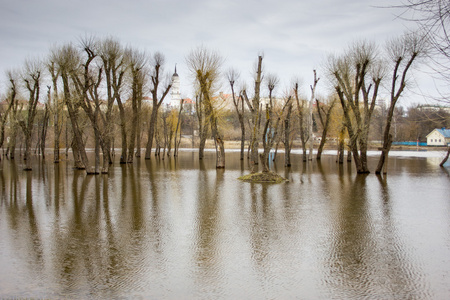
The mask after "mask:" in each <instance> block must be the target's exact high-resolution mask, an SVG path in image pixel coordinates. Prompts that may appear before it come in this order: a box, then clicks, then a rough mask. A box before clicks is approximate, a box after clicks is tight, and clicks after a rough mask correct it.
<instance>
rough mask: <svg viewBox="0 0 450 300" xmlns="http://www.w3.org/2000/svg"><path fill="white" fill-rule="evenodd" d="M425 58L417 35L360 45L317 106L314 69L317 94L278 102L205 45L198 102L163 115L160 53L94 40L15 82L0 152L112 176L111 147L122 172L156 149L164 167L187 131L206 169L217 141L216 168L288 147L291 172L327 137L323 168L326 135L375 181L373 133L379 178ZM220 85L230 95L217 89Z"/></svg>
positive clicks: (266, 84) (291, 92)
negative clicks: (230, 147)
mask: <svg viewBox="0 0 450 300" xmlns="http://www.w3.org/2000/svg"><path fill="white" fill-rule="evenodd" d="M424 52H425V44H424V43H423V42H422V39H421V38H420V37H419V36H417V35H415V34H405V35H404V36H402V37H399V38H396V39H393V40H391V41H389V42H388V43H387V44H386V47H385V48H382V47H379V46H378V45H375V44H373V43H370V42H366V41H362V42H356V43H354V44H352V45H351V46H349V47H348V49H347V50H346V51H345V52H344V53H343V54H341V55H331V56H330V57H329V58H328V60H327V62H326V63H325V66H326V67H325V73H326V74H324V76H325V77H326V80H327V82H328V83H332V86H333V88H334V89H333V90H334V91H333V93H331V94H330V96H328V97H326V98H323V97H321V98H322V99H321V98H319V97H317V96H316V93H315V90H316V86H317V85H318V84H320V83H321V80H320V78H319V76H318V75H317V74H316V71H314V72H313V75H314V79H313V81H312V82H311V91H308V92H307V93H302V92H301V91H300V90H299V82H293V83H292V86H291V87H290V88H288V89H287V91H285V92H283V95H277V96H276V97H275V89H276V88H277V87H278V85H279V79H278V77H277V76H275V75H273V74H271V73H265V72H263V70H264V68H263V60H264V58H263V56H258V57H257V61H256V68H255V70H254V81H253V82H251V83H248V84H245V83H243V82H240V79H239V73H240V72H239V71H237V70H236V69H229V70H227V71H223V70H222V66H223V63H224V61H223V59H222V57H221V56H220V54H219V53H218V52H215V51H211V50H209V49H206V48H204V47H199V48H197V49H194V50H192V51H191V52H190V53H189V54H188V55H187V56H186V64H187V66H188V68H189V70H190V72H191V74H192V78H194V82H193V85H194V90H195V95H194V98H195V99H194V101H192V103H184V100H183V99H181V101H180V105H179V106H177V107H176V108H173V109H167V108H165V107H164V106H163V101H164V99H166V98H167V96H168V94H169V92H170V90H171V87H172V81H171V80H170V77H169V74H168V73H166V72H165V71H164V64H165V58H164V55H163V54H162V53H159V52H155V53H154V54H153V55H148V54H146V53H144V52H142V51H139V50H136V49H134V48H132V47H129V46H127V47H125V46H123V45H122V44H121V43H120V42H119V41H118V40H116V39H115V38H111V37H108V38H102V39H97V38H93V37H88V38H84V39H81V41H80V42H79V44H77V45H74V44H71V43H69V44H65V45H63V46H59V47H55V48H53V49H51V50H50V53H49V55H48V57H47V58H46V59H45V60H27V61H26V62H25V64H24V66H23V68H22V69H20V70H18V71H9V72H8V74H7V75H8V79H9V86H7V87H4V88H5V89H6V91H7V93H6V96H5V97H4V100H3V102H2V105H1V115H0V122H1V124H0V125H1V128H0V147H3V146H5V147H6V155H7V156H8V158H10V159H14V156H15V152H16V147H18V148H20V151H21V153H22V148H23V147H24V149H25V150H24V153H23V158H24V160H25V162H26V163H25V168H24V169H25V170H31V167H32V164H31V157H32V149H35V152H36V151H37V152H38V154H40V155H42V156H43V157H45V151H44V150H45V147H50V148H53V149H54V162H55V163H58V162H59V161H60V157H61V152H62V151H63V150H64V148H65V149H66V153H67V150H68V149H69V148H71V150H72V151H71V152H72V155H73V159H74V164H75V167H76V168H78V169H85V170H86V172H87V173H88V174H100V173H108V169H109V166H110V165H111V164H112V163H113V161H114V157H115V155H116V153H115V149H116V148H117V149H120V153H119V156H120V163H133V160H134V158H135V157H138V158H139V157H141V156H142V155H144V157H145V159H150V156H151V154H152V149H154V154H155V155H158V156H160V157H162V158H164V156H170V155H174V156H177V153H178V149H179V147H180V143H181V140H182V133H184V135H183V136H186V135H190V136H192V145H193V146H194V145H195V146H198V147H199V158H200V159H202V157H203V149H204V148H205V145H206V141H207V140H208V139H209V138H212V140H213V141H214V144H215V147H216V158H217V159H216V166H217V168H224V167H225V143H224V142H225V139H226V138H237V139H240V142H241V143H240V148H241V159H244V158H245V152H247V153H248V156H249V159H250V162H251V166H252V170H251V171H252V172H256V170H257V166H258V164H259V162H260V163H261V165H262V170H263V172H267V171H269V167H268V159H269V152H270V150H271V149H274V148H275V149H278V148H279V147H280V146H281V145H282V146H283V147H284V150H285V165H286V166H289V165H290V151H291V149H292V147H293V143H294V140H298V139H299V140H300V144H301V147H302V149H303V160H304V161H306V160H308V159H309V160H311V159H312V147H313V134H314V133H316V134H317V136H321V139H320V143H319V145H318V153H317V157H316V158H317V159H320V157H321V153H322V150H323V148H324V145H325V142H326V140H327V135H328V133H329V132H331V133H332V136H333V137H336V138H337V139H338V143H337V144H338V145H339V146H338V148H339V152H340V153H342V155H341V157H343V153H344V149H345V148H348V151H350V152H351V154H352V157H353V161H354V163H355V164H356V168H357V171H358V173H368V172H369V169H368V167H367V155H366V154H367V149H368V146H369V138H371V136H370V134H369V132H370V131H372V139H373V137H374V136H373V132H377V133H376V139H378V140H381V145H382V154H381V156H380V160H379V164H378V166H377V169H376V172H377V173H380V172H382V170H383V166H384V165H385V162H386V159H387V156H388V153H389V149H390V147H391V143H392V141H393V137H392V134H391V131H392V122H393V119H394V118H395V117H396V115H398V109H397V108H396V104H397V102H398V100H399V98H400V96H401V94H402V92H403V91H404V89H405V87H406V82H407V73H408V71H409V70H410V69H411V66H412V65H413V64H414V63H416V62H417V61H419V60H420V57H421V56H422V55H423V53H424ZM223 79H225V80H226V82H227V86H228V90H229V91H230V95H229V97H224V96H223V94H222V93H221V91H220V90H219V83H220V82H221V81H223ZM382 86H383V87H385V88H386V87H387V89H388V90H389V91H388V92H389V93H388V95H389V99H388V100H387V101H386V102H387V103H386V104H387V105H386V108H382V109H381V110H379V109H375V107H376V103H377V101H378V100H379V99H378V98H379V92H380V88H381V87H382ZM278 94H280V93H278ZM228 102H231V105H228ZM229 106H231V107H232V108H233V109H234V112H232V111H230V109H229ZM227 108H228V109H227ZM375 119H376V122H374V120H375ZM374 124H375V125H374ZM376 124H378V125H376ZM373 127H376V128H373ZM49 131H50V133H49ZM194 132H196V136H198V138H196V141H195V143H194ZM48 137H51V139H49V138H48ZM5 142H6V143H5ZM4 144H5V145H4ZM246 146H247V147H248V149H246ZM87 147H89V148H94V149H95V156H94V162H91V161H89V158H88V155H87V154H86V148H87ZM308 147H309V151H307V150H308ZM261 148H262V152H261V153H258V149H261ZM141 149H145V152H144V153H141ZM4 152H5V151H4Z"/></svg>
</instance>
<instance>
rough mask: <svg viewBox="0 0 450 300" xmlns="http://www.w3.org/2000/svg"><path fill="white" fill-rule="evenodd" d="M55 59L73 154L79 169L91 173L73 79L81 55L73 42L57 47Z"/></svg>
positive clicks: (54, 52)
mask: <svg viewBox="0 0 450 300" xmlns="http://www.w3.org/2000/svg"><path fill="white" fill-rule="evenodd" d="M52 57H53V60H54V62H55V64H56V67H57V70H58V73H59V75H60V77H61V80H62V84H63V98H64V104H65V106H66V109H67V113H68V115H69V120H70V125H71V132H72V135H73V139H72V143H71V146H72V150H73V151H72V154H73V156H74V163H75V167H76V168H77V169H85V170H86V172H88V173H90V172H91V171H90V170H89V160H88V157H87V155H86V149H85V143H84V141H83V133H82V126H81V125H80V124H81V121H80V116H79V113H80V109H81V107H80V101H79V100H80V99H79V98H78V95H77V93H76V91H74V89H75V88H74V83H73V81H72V79H73V74H74V73H77V72H80V64H81V62H80V59H81V58H80V55H79V53H78V51H77V50H76V48H75V47H74V46H73V45H72V44H66V45H63V46H62V47H60V48H55V49H54V50H53V52H52Z"/></svg>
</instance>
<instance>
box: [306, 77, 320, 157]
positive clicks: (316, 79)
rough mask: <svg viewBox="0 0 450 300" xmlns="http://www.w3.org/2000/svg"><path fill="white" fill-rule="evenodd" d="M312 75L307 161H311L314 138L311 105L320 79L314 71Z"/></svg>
mask: <svg viewBox="0 0 450 300" xmlns="http://www.w3.org/2000/svg"><path fill="white" fill-rule="evenodd" d="M313 73H314V83H313V84H312V85H311V100H310V101H309V114H308V136H309V155H308V156H309V157H308V159H309V160H312V154H313V147H314V138H313V103H314V100H315V97H316V87H317V83H318V82H319V80H320V78H318V77H317V73H316V70H313Z"/></svg>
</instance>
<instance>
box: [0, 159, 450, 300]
mask: <svg viewBox="0 0 450 300" xmlns="http://www.w3.org/2000/svg"><path fill="white" fill-rule="evenodd" d="M299 158H300V155H297V154H294V155H293V167H291V168H289V169H285V168H284V166H283V161H284V158H283V156H282V154H281V155H280V154H279V156H278V158H277V160H278V162H277V163H276V164H272V168H274V170H275V171H276V172H278V173H279V174H280V175H282V176H285V177H287V178H289V180H290V181H289V182H288V183H284V184H276V185H268V184H266V185H264V184H250V183H245V182H241V181H239V180H237V179H236V178H237V177H239V176H241V175H244V174H247V173H248V165H247V163H246V162H244V163H241V162H240V161H239V153H237V152H229V153H227V156H226V159H227V162H226V167H227V168H226V169H225V170H216V169H215V164H214V163H215V161H214V153H213V152H207V153H206V158H205V159H204V161H203V162H200V163H199V161H198V159H197V153H196V152H190V151H182V152H181V153H180V157H179V158H177V159H173V158H172V159H166V160H164V161H162V160H156V159H155V158H152V159H151V160H150V161H145V160H144V159H141V161H140V162H135V163H134V164H132V165H120V164H115V165H113V166H112V170H111V173H110V174H109V175H100V176H86V175H85V173H84V172H83V171H76V170H73V169H72V163H71V162H70V161H69V162H67V163H66V162H62V163H60V164H53V163H52V160H51V159H48V160H47V161H46V162H45V163H42V162H41V163H40V162H39V161H36V162H35V163H34V166H33V171H31V172H25V171H22V167H23V164H22V162H21V161H20V160H18V159H16V161H15V162H12V161H8V160H2V161H1V162H0V201H1V203H0V298H50V299H449V298H450V179H449V171H448V170H449V168H448V166H447V169H442V168H439V166H438V163H439V158H437V157H435V156H433V155H426V154H425V155H423V157H408V155H407V154H406V155H400V156H392V157H391V158H390V164H389V168H390V169H389V174H388V175H387V177H385V178H383V177H377V176H376V175H375V174H370V175H367V176H361V175H357V174H356V172H355V169H354V168H353V167H352V166H350V165H349V164H347V163H345V164H344V165H341V166H339V165H337V164H336V162H335V157H334V156H331V155H326V156H324V157H323V160H322V162H321V163H318V162H316V161H313V162H310V163H307V164H303V163H302V162H301V161H300V160H299ZM376 162H377V161H376V157H371V158H370V166H371V169H372V170H373V169H374V168H375V165H376Z"/></svg>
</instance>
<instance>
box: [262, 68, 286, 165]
mask: <svg viewBox="0 0 450 300" xmlns="http://www.w3.org/2000/svg"><path fill="white" fill-rule="evenodd" d="M278 82H279V79H278V77H277V76H275V75H273V74H269V75H268V76H267V88H268V90H269V102H268V103H266V111H265V112H266V121H265V124H264V129H263V132H262V144H263V152H262V153H261V154H260V159H261V164H262V172H269V171H270V170H269V153H270V150H271V149H272V147H273V145H274V143H275V141H276V139H277V136H278V128H279V126H278V125H279V122H280V119H281V118H280V116H278V114H277V113H276V112H275V107H274V103H273V102H274V101H273V90H274V89H275V86H276V85H277V84H278ZM283 110H284V108H283Z"/></svg>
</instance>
